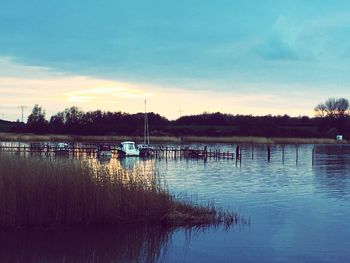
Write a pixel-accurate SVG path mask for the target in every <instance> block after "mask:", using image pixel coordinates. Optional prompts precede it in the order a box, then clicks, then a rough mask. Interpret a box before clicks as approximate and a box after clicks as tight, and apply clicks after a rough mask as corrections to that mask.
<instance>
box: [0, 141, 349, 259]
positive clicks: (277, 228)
mask: <svg viewBox="0 0 350 263" xmlns="http://www.w3.org/2000/svg"><path fill="white" fill-rule="evenodd" d="M189 146H191V147H198V148H202V147H203V145H189ZM208 147H209V148H211V149H221V150H224V151H226V150H230V151H231V152H232V151H234V147H235V146H234V145H223V144H215V145H208ZM313 149H314V152H315V154H314V160H313V158H312V156H313V155H312V152H313ZM283 152H284V154H283ZM101 165H107V166H108V165H110V166H120V167H123V168H124V169H134V168H137V169H144V170H145V171H148V170H149V171H151V170H152V169H156V170H157V171H158V172H159V176H160V177H161V178H162V179H163V180H164V181H166V183H167V187H168V188H169V190H170V191H171V192H172V193H174V194H176V195H177V194H180V195H181V196H186V195H187V196H189V197H190V198H193V199H194V200H196V201H198V202H204V203H206V202H208V201H210V202H214V203H215V204H216V205H217V206H220V207H223V208H226V209H230V210H233V211H236V212H238V213H239V214H240V215H242V216H244V217H245V218H249V219H250V224H245V225H236V226H235V227H233V228H230V229H228V230H227V229H224V228H223V227H218V228H214V227H213V228H207V229H204V230H202V229H199V230H197V231H196V230H191V231H188V230H184V229H178V230H175V231H169V232H166V233H164V232H163V231H161V230H159V231H158V230H154V229H153V230H148V229H146V230H145V229H133V230H128V231H125V230H124V231H121V230H120V229H119V230H118V229H116V230H107V231H106V230H94V231H90V230H89V231H82V232H79V233H71V232H70V233H64V232H55V233H43V234H40V235H39V238H37V237H36V236H38V235H37V234H35V233H32V232H30V233H28V234H26V233H24V234H23V232H21V233H19V234H18V235H14V234H13V233H7V234H6V233H3V234H2V235H1V237H0V244H3V245H1V246H0V247H1V248H0V253H1V254H3V253H5V254H6V253H7V254H6V257H5V258H6V259H7V262H13V261H17V262H141V261H144V262H349V261H350V253H349V247H350V146H348V145H315V146H314V145H300V146H298V147H296V146H294V145H286V146H283V147H282V146H279V145H276V146H271V160H270V161H268V160H267V148H266V146H255V147H254V151H253V158H252V147H251V146H248V145H247V146H243V147H242V160H241V162H237V163H236V161H234V160H225V159H221V160H214V159H208V160H207V161H203V160H201V159H200V160H193V159H192V160H191V159H187V160H186V159H168V160H165V159H156V160H155V159H152V160H141V159H138V158H126V159H123V160H116V159H112V160H108V159H107V160H101ZM96 231H97V232H96ZM47 242H49V243H48V244H49V245H44V248H45V249H42V248H43V244H44V243H45V244H46V243H47ZM50 242H51V243H50ZM4 244H5V245H4ZM6 244H7V245H6ZM50 244H51V245H50ZM5 250H6V251H10V252H5ZM44 251H46V252H44ZM14 259H15V260H14ZM23 259H24V260H23ZM25 259H27V260H25ZM64 260H65V261H64Z"/></svg>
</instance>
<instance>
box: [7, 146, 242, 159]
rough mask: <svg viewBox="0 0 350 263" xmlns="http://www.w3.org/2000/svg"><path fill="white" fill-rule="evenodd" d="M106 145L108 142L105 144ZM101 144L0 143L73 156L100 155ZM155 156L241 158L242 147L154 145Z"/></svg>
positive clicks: (24, 151)
mask: <svg viewBox="0 0 350 263" xmlns="http://www.w3.org/2000/svg"><path fill="white" fill-rule="evenodd" d="M103 145H104V147H106V144H103ZM107 146H108V148H109V151H110V152H111V155H112V156H113V157H118V148H117V147H116V146H113V145H107ZM100 149H101V144H81V143H71V144H67V147H59V145H55V144H48V143H17V142H15V143H13V142H5V143H2V144H1V145H0V151H1V152H12V153H19V154H41V155H58V154H68V155H72V156H79V155H87V156H99V154H101V151H100ZM152 156H153V157H157V158H171V159H176V158H199V159H200V158H203V159H211V158H213V159H240V158H241V153H240V148H239V146H237V148H236V151H235V152H233V151H232V152H230V151H220V150H219V149H216V150H212V149H207V147H204V148H203V149H192V148H188V147H183V148H181V147H160V146H159V147H154V148H153V155H152Z"/></svg>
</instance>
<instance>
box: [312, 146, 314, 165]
mask: <svg viewBox="0 0 350 263" xmlns="http://www.w3.org/2000/svg"><path fill="white" fill-rule="evenodd" d="M314 164H315V147H312V166H314Z"/></svg>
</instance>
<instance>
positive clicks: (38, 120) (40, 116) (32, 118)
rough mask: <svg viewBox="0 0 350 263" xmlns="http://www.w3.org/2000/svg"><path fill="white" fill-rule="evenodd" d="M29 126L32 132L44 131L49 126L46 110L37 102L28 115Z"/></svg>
mask: <svg viewBox="0 0 350 263" xmlns="http://www.w3.org/2000/svg"><path fill="white" fill-rule="evenodd" d="M27 127H28V129H29V130H30V131H31V132H35V133H43V132H45V131H46V128H47V121H46V119H45V111H44V110H43V108H42V107H41V106H39V105H38V104H35V105H34V107H33V110H32V113H31V114H30V115H29V116H28V120H27Z"/></svg>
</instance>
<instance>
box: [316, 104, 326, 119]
mask: <svg viewBox="0 0 350 263" xmlns="http://www.w3.org/2000/svg"><path fill="white" fill-rule="evenodd" d="M326 109H327V107H326V105H325V104H324V103H320V104H318V105H317V106H316V107H315V108H314V111H315V113H316V116H317V117H325V116H326Z"/></svg>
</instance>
